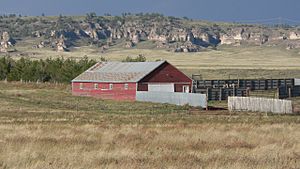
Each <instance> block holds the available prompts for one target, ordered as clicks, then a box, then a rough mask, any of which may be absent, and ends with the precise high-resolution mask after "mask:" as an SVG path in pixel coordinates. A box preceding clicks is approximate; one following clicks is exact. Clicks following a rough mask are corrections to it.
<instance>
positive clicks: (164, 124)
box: [0, 83, 300, 169]
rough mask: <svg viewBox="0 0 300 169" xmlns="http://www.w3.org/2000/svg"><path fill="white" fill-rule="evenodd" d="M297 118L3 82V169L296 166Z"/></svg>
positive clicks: (0, 136) (299, 147) (0, 120)
mask: <svg viewBox="0 0 300 169" xmlns="http://www.w3.org/2000/svg"><path fill="white" fill-rule="evenodd" d="M299 127H300V118H299V116H275V115H274V116H268V117H267V116H265V115H264V114H251V113H243V114H229V113H228V112H227V111H225V110H224V111H211V112H207V111H204V110H195V109H190V108H189V107H180V106H171V105H165V104H151V103H140V102H134V103H132V102H115V101H104V100H98V99H93V98H85V97H74V96H71V94H70V88H69V86H67V85H54V84H52V85H50V84H33V83H31V84H20V83H0V168H31V169H32V168H99V167H100V168H141V167H142V168H160V167H165V168H201V167H203V168H263V169H268V168H270V169H271V168H297V167H298V166H299V165H300V163H299V161H300V159H299V156H300V151H299V150H300V142H299V139H298V138H299V137H300V132H299V130H297V129H298V128H299Z"/></svg>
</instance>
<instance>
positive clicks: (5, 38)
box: [0, 32, 15, 53]
mask: <svg viewBox="0 0 300 169" xmlns="http://www.w3.org/2000/svg"><path fill="white" fill-rule="evenodd" d="M14 43H15V41H14V40H13V39H12V38H11V37H10V35H9V33H8V32H3V33H2V36H1V43H0V44H1V46H0V52H4V53H6V52H8V48H9V47H11V46H13V45H14Z"/></svg>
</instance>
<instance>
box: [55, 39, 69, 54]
mask: <svg viewBox="0 0 300 169" xmlns="http://www.w3.org/2000/svg"><path fill="white" fill-rule="evenodd" d="M56 49H57V51H58V52H65V51H67V47H66V45H65V37H64V36H63V35H61V36H60V38H59V39H58V41H57V43H56Z"/></svg>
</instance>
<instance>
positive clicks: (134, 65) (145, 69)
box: [72, 61, 166, 82]
mask: <svg viewBox="0 0 300 169" xmlns="http://www.w3.org/2000/svg"><path fill="white" fill-rule="evenodd" d="M165 62H166V61H159V62H99V63H97V64H95V65H94V66H92V67H91V68H89V69H88V70H87V71H85V72H83V73H82V74H81V75H79V76H78V77H76V78H75V79H73V80H72V82H138V81H140V80H141V79H142V78H144V77H145V76H147V75H148V74H149V73H151V72H152V71H153V70H155V69H156V68H158V67H159V66H160V65H162V64H163V63H165Z"/></svg>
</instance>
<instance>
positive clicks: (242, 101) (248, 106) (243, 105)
mask: <svg viewBox="0 0 300 169" xmlns="http://www.w3.org/2000/svg"><path fill="white" fill-rule="evenodd" d="M228 110H229V111H231V112H232V111H250V112H265V113H275V114H292V113H293V106H292V101H290V100H281V99H269V98H259V97H228Z"/></svg>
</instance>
